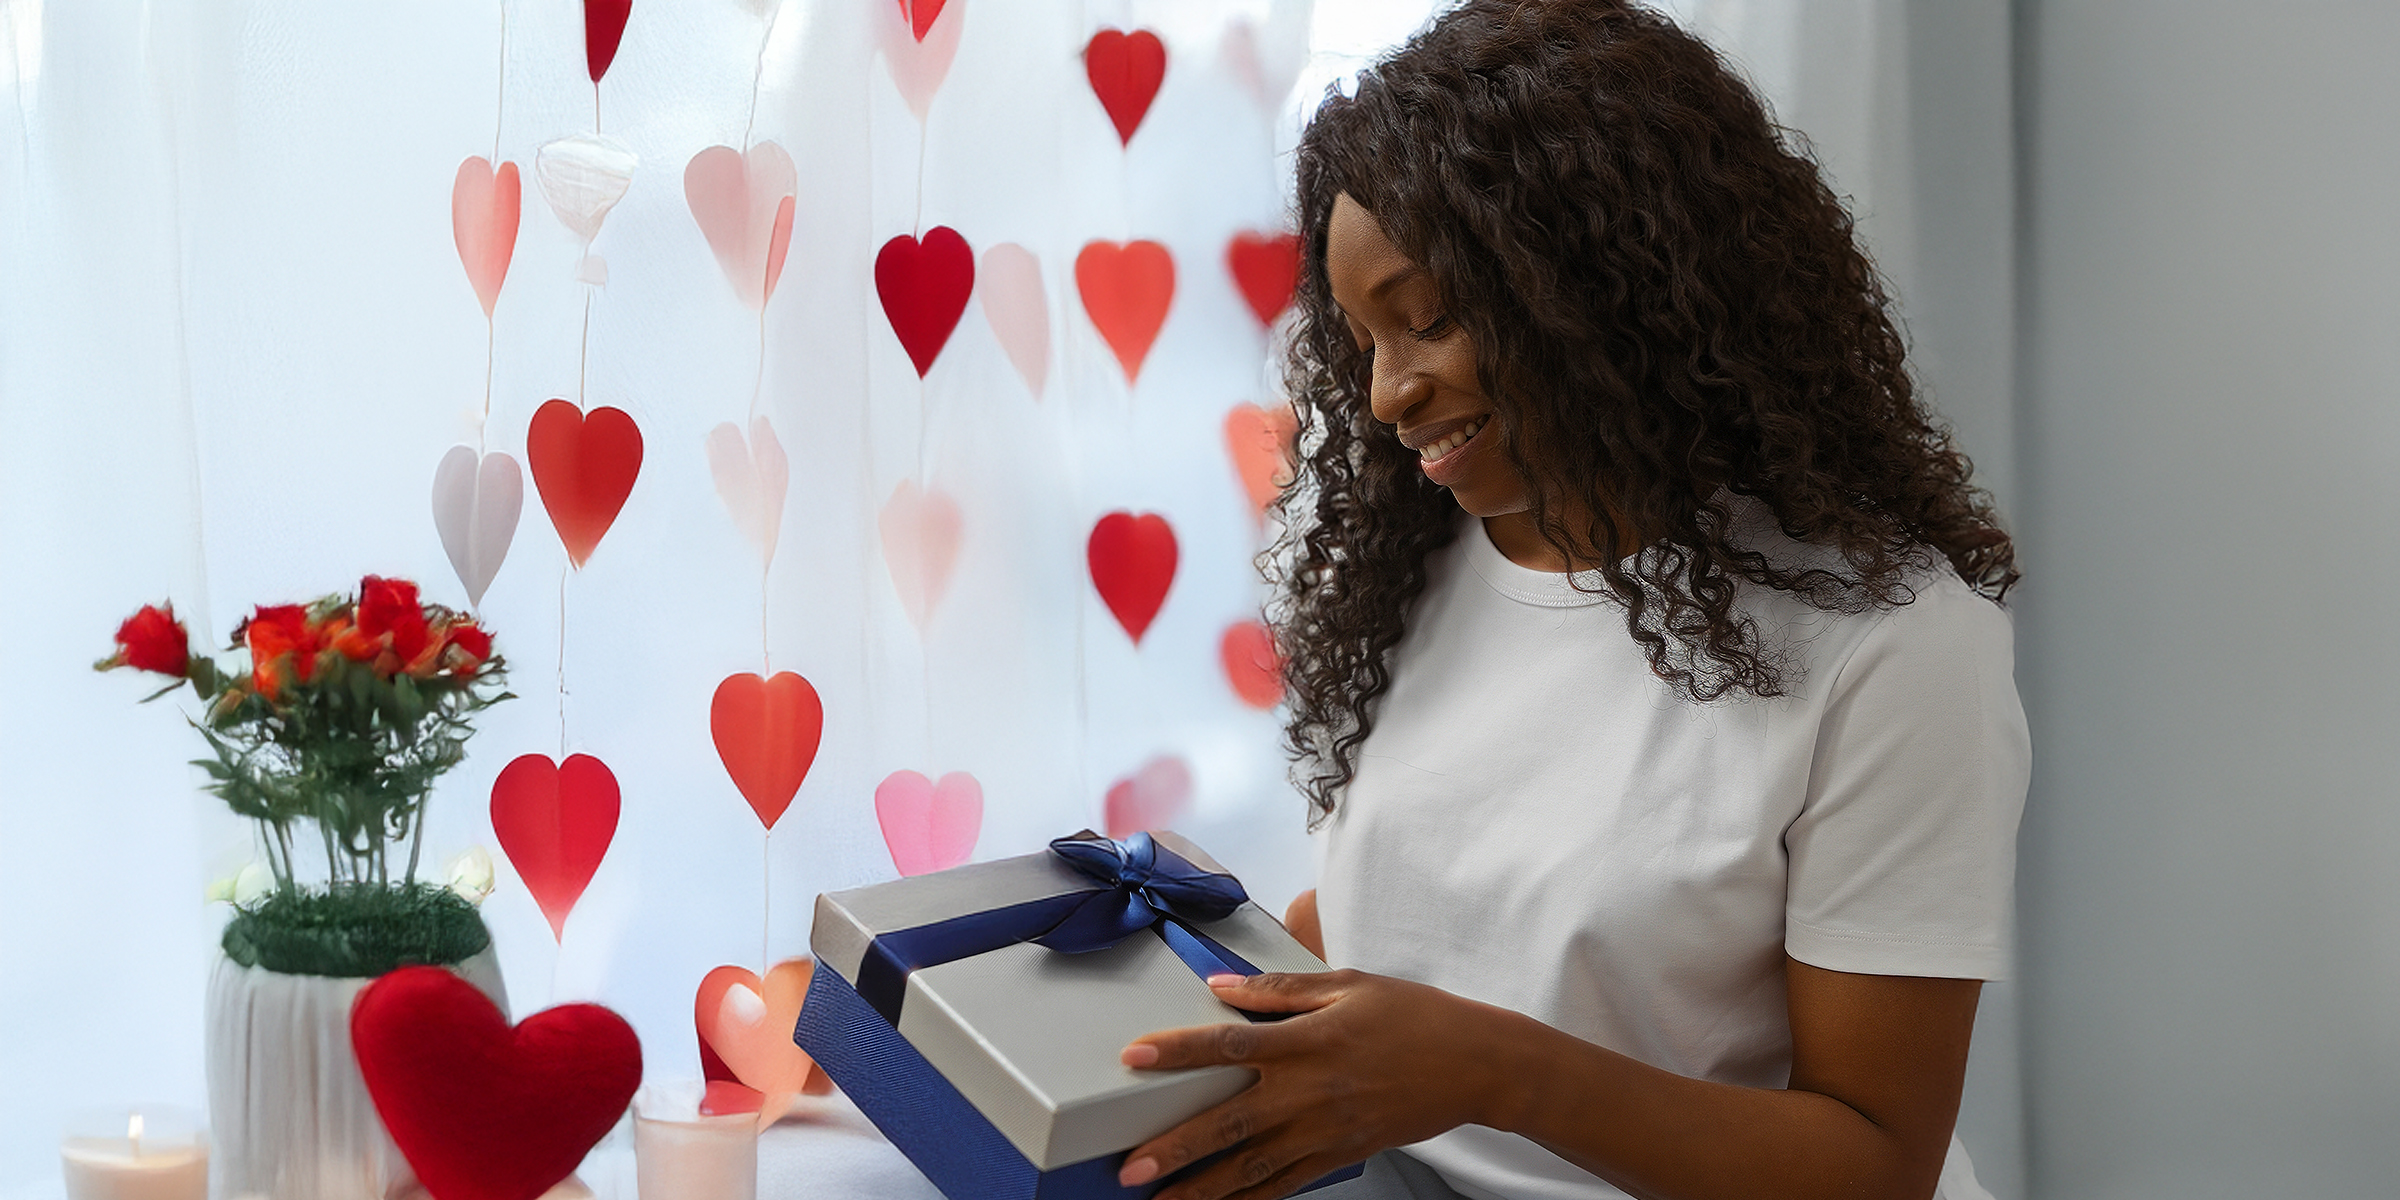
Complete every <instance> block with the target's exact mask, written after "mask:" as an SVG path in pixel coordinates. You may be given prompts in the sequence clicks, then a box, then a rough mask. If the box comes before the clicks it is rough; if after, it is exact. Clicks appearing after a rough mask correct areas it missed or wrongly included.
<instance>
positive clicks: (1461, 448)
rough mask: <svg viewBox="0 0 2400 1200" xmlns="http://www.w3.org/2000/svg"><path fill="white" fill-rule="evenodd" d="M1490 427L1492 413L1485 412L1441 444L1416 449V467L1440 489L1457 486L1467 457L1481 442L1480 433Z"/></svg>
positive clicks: (1481, 436)
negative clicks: (1421, 469)
mask: <svg viewBox="0 0 2400 1200" xmlns="http://www.w3.org/2000/svg"><path fill="white" fill-rule="evenodd" d="M1491 424H1492V414H1490V413H1485V414H1483V415H1482V416H1480V417H1477V418H1475V419H1474V420H1472V421H1470V422H1468V423H1467V424H1466V425H1465V426H1464V427H1462V428H1460V429H1458V430H1456V431H1455V432H1452V433H1450V434H1449V435H1447V436H1445V437H1443V438H1442V439H1441V440H1440V441H1437V442H1433V443H1431V444H1429V445H1426V446H1422V447H1419V448H1418V450H1417V460H1418V461H1417V465H1418V466H1420V467H1422V468H1424V471H1425V478H1427V479H1430V480H1432V481H1433V482H1434V483H1435V484H1436V485H1438V486H1441V487H1449V486H1450V485H1452V484H1454V483H1457V482H1458V479H1459V476H1460V475H1462V474H1464V473H1465V469H1466V460H1467V455H1468V454H1470V453H1472V452H1473V451H1474V449H1475V446H1476V443H1478V442H1480V441H1482V440H1483V433H1484V431H1485V430H1486V429H1489V428H1491Z"/></svg>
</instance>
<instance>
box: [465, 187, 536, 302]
mask: <svg viewBox="0 0 2400 1200" xmlns="http://www.w3.org/2000/svg"><path fill="white" fill-rule="evenodd" d="M524 208H525V191H524V184H523V183H522V181H520V180H519V178H518V177H517V164H515V163H513V162H504V163H501V164H500V169H499V170H497V171H495V170H493V169H492V164H491V163H490V162H488V161H485V160H484V159H483V158H481V157H473V158H469V159H467V161H465V162H462V163H460V164H458V177H457V178H456V179H454V180H452V181H451V184H450V238H451V240H452V241H454V242H456V243H458V261H459V264H460V265H461V266H464V267H465V268H466V269H467V282H468V283H469V284H472V285H473V286H474V288H475V299H476V300H478V301H480V302H481V303H482V304H483V315H484V316H485V317H490V316H491V315H492V306H493V305H494V304H497V303H499V301H500V285H501V283H502V282H504V281H506V280H507V278H508V260H509V258H510V257H511V256H513V255H514V254H515V253H516V250H517V218H518V217H519V216H520V215H521V214H522V213H523V212H524Z"/></svg>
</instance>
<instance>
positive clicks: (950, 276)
mask: <svg viewBox="0 0 2400 1200" xmlns="http://www.w3.org/2000/svg"><path fill="white" fill-rule="evenodd" d="M974 291H975V252H974V251H972V250H969V249H968V248H967V239H965V238H963V237H960V236H959V235H958V231H957V230H955V229H952V228H950V227H949V226H947V225H936V226H934V227H933V228H931V229H928V230H926V231H925V240H924V241H921V242H920V241H918V240H917V239H915V238H913V237H910V236H909V235H907V234H905V233H904V234H901V235H900V236H899V237H896V238H893V239H892V240H890V241H888V242H885V243H884V244H883V250H882V252H880V253H878V254H877V255H876V256H875V294H876V295H877V296H880V297H882V299H883V315H884V317H885V318H886V319H888V320H889V321H891V323H892V332H893V333H896V334H898V335H900V346H901V348H902V349H904V350H907V351H908V360H909V361H910V362H913V363H915V364H916V365H917V377H918V378H920V379H922V378H924V377H925V372H927V371H929V370H931V369H933V360H934V358H935V356H937V355H939V354H940V353H941V352H942V346H943V345H944V344H945V343H947V342H948V341H949V340H950V331H951V330H953V329H956V328H958V318H959V314H961V313H964V312H965V311H967V297H968V296H970V295H972V294H974Z"/></svg>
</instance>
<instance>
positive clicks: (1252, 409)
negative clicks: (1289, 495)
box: [1225, 404, 1300, 517]
mask: <svg viewBox="0 0 2400 1200" xmlns="http://www.w3.org/2000/svg"><path fill="white" fill-rule="evenodd" d="M1299 429H1300V419H1299V418H1298V417H1296V416H1293V415H1292V410H1291V409H1290V408H1289V407H1288V406H1280V405H1279V406H1277V407H1275V408H1272V409H1266V408H1260V407H1259V406H1257V405H1255V404H1236V405H1234V406H1233V411H1231V412H1228V413H1226V414H1225V452H1226V453H1227V454H1228V455H1230V456H1232V458H1233V470H1234V473H1235V474H1236V475H1239V476H1241V479H1242V491H1244V492H1245V493H1247V494H1248V495H1249V497H1250V505H1251V507H1252V508H1253V509H1256V510H1257V512H1258V514H1259V515H1260V516H1262V517H1263V516H1265V515H1266V512H1267V506H1268V505H1271V504H1273V503H1275V497H1276V496H1278V495H1280V494H1281V493H1282V491H1283V488H1284V485H1286V484H1288V483H1290V482H1291V481H1292V438H1293V436H1294V435H1295V434H1297V433H1298V432H1299Z"/></svg>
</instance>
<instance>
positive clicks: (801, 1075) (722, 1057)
mask: <svg viewBox="0 0 2400 1200" xmlns="http://www.w3.org/2000/svg"><path fill="white" fill-rule="evenodd" d="M816 965H817V964H816V962H815V961H814V960H812V959H806V958H794V959H786V960H785V961H783V962H779V963H777V964H775V966H774V967H773V968H771V969H770V970H768V972H767V977H766V979H764V980H761V979H760V978H759V977H758V973H757V972H755V971H752V970H751V969H749V968H748V967H730V966H729V967H718V968H717V969H715V970H713V971H710V972H709V973H708V974H707V975H705V976H702V977H701V979H700V989H699V991H698V992H697V993H695V994H694V996H693V997H692V1024H693V1027H694V1029H695V1030H696V1031H697V1032H698V1033H699V1035H700V1057H701V1064H702V1070H703V1073H704V1077H706V1078H710V1079H719V1080H726V1081H730V1082H732V1083H734V1084H736V1085H738V1086H739V1087H740V1088H742V1089H744V1090H746V1091H748V1092H749V1093H750V1094H749V1095H748V1096H743V1095H742V1094H741V1093H740V1092H735V1091H730V1090H719V1091H717V1092H716V1093H715V1094H714V1095H713V1096H712V1097H711V1098H710V1099H711V1103H712V1104H714V1105H716V1106H718V1107H716V1108H715V1109H714V1111H717V1112H737V1111H746V1112H759V1111H761V1110H762V1109H765V1108H769V1107H771V1108H772V1109H773V1110H774V1111H773V1112H771V1113H768V1114H767V1116H766V1118H765V1120H766V1122H767V1123H769V1124H772V1123H773V1122H774V1120H775V1118H776V1117H779V1116H781V1115H783V1114H784V1113H785V1112H788V1111H790V1110H791V1107H792V1104H793V1101H794V1100H795V1099H796V1098H797V1097H799V1096H802V1095H811V1096H822V1095H825V1094H827V1093H829V1092H831V1091H832V1090H833V1081H832V1080H831V1079H828V1078H826V1076H825V1072H823V1071H822V1070H819V1069H818V1068H817V1065H816V1060H814V1059H811V1058H810V1057H809V1056H808V1053H807V1052H806V1051H804V1050H802V1049H800V1047H799V1046H797V1045H795V1044H793V1042H792V1029H793V1027H794V1026H796V1025H798V1024H799V1022H800V1009H801V1007H802V1003H803V1001H804V1000H805V999H806V997H807V995H808V981H809V978H810V976H811V975H813V974H814V973H815V971H816ZM736 986H739V987H742V988H745V989H748V992H749V994H748V995H747V996H744V997H741V998H740V1000H739V1002H737V1003H735V1004H733V1005H731V1006H728V1005H727V1003H726V994H727V993H729V992H731V991H732V990H733V989H734V988H735V987H736ZM712 1063H713V1064H715V1066H716V1067H717V1068H719V1069H721V1070H722V1071H723V1074H720V1075H705V1072H706V1071H708V1070H709V1069H711V1068H710V1064H712Z"/></svg>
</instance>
